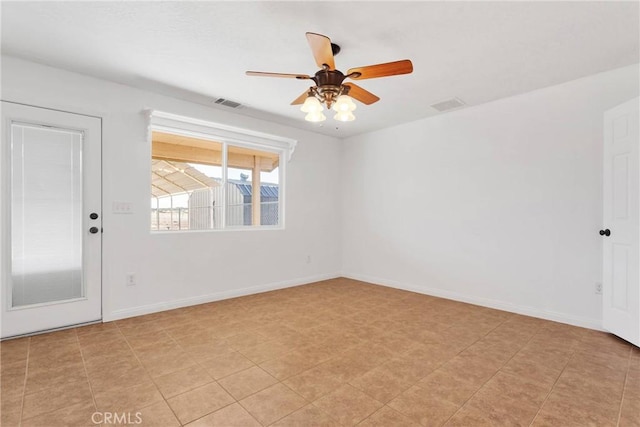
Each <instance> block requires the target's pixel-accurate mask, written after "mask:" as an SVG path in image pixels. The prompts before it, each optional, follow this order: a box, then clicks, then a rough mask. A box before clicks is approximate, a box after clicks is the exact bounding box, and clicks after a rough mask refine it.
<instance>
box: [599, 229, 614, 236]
mask: <svg viewBox="0 0 640 427" xmlns="http://www.w3.org/2000/svg"><path fill="white" fill-rule="evenodd" d="M600 235H601V236H611V230H609V229H608V228H607V229H605V230H600Z"/></svg>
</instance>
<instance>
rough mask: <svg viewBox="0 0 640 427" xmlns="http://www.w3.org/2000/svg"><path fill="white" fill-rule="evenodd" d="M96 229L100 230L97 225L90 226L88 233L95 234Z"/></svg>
mask: <svg viewBox="0 0 640 427" xmlns="http://www.w3.org/2000/svg"><path fill="white" fill-rule="evenodd" d="M98 231H100V229H99V228H98V227H91V228H90V229H89V233H91V234H96V233H97V232H98Z"/></svg>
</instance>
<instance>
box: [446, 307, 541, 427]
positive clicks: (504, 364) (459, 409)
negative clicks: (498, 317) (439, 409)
mask: <svg viewBox="0 0 640 427" xmlns="http://www.w3.org/2000/svg"><path fill="white" fill-rule="evenodd" d="M509 320H510V319H508V320H505V321H503V322H502V323H500V324H499V325H498V326H496V327H495V328H493V329H492V330H491V331H489V332H487V333H486V334H485V335H484V337H486V336H487V335H489V334H490V333H491V332H493V331H495V330H496V329H498V328H499V327H500V326H502V325H504V324H505V323H507V322H508V321H509ZM540 329H541V328H540V327H538V330H537V331H536V332H535V333H534V334H533V335H531V337H530V338H529V339H528V340H527V342H526V343H525V344H523V345H522V347H520V349H519V350H518V351H517V352H515V353H514V354H513V355H512V356H511V357H510V358H509V359H508V360H507V361H505V362H504V363H503V364H502V365H501V366H500V368H498V370H496V372H495V373H494V374H493V375H491V377H490V378H489V379H487V380H486V381H485V382H484V383H483V384H482V385H481V386H480V387H478V389H477V390H476V391H474V392H473V394H471V396H469V397H468V398H467V399H466V400H465V401H464V402H463V403H462V405H460V407H459V408H458V410H456V412H454V413H453V414H451V416H450V417H449V418H447V420H446V421H445V422H444V423H443V425H444V424H447V423H448V422H449V421H450V420H451V419H452V418H453V417H455V416H456V414H457V413H458V412H460V411H461V410H462V408H464V407H465V406H466V405H467V402H469V401H470V400H471V399H473V397H474V396H475V395H476V394H477V393H478V392H479V391H480V390H481V389H482V387H484V386H485V385H486V384H487V383H488V382H489V381H491V380H492V379H493V378H494V377H495V376H496V375H498V373H499V372H500V371H502V368H504V367H505V366H507V364H508V363H509V362H511V360H512V359H513V358H514V357H516V355H517V354H518V353H520V352H521V351H522V349H523V348H525V347H526V346H527V345H528V344H529V343H530V342H531V340H532V339H533V338H534V337H535V336H536V335H538V334H539V333H540ZM478 341H480V339H478V340H477V341H475V342H474V344H475V343H476V342H478ZM472 345H473V344H472ZM469 347H471V346H469ZM469 347H467V348H469ZM458 354H460V353H458Z"/></svg>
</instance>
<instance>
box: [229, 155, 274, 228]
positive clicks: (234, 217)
mask: <svg viewBox="0 0 640 427" xmlns="http://www.w3.org/2000/svg"><path fill="white" fill-rule="evenodd" d="M279 162H280V156H279V154H277V153H270V152H267V151H260V150H253V149H248V148H240V147H234V146H228V154H227V165H228V168H227V204H228V206H227V225H228V226H230V227H242V226H257V225H278V224H279V219H278V197H279V191H278V190H279V174H278V165H279ZM254 187H255V188H258V189H259V190H258V191H257V192H254V190H253V189H254Z"/></svg>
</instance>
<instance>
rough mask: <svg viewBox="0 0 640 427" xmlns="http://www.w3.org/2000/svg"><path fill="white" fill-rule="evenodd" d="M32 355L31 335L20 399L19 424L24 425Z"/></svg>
mask: <svg viewBox="0 0 640 427" xmlns="http://www.w3.org/2000/svg"><path fill="white" fill-rule="evenodd" d="M30 357H31V337H29V338H28V341H27V360H26V366H25V367H24V381H23V383H22V398H21V399H20V419H19V420H18V425H19V426H22V414H23V413H24V397H25V395H26V394H27V377H28V376H29V358H30Z"/></svg>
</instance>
